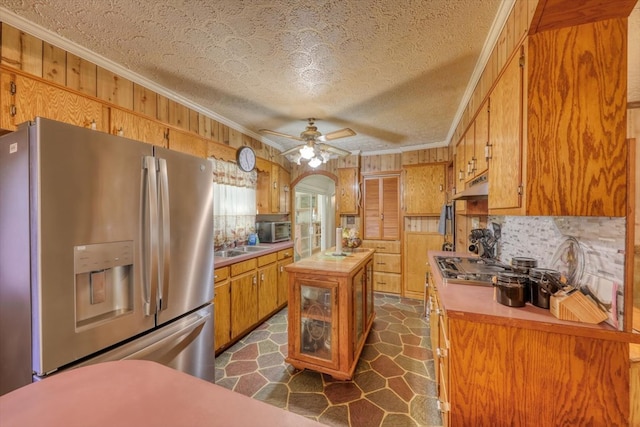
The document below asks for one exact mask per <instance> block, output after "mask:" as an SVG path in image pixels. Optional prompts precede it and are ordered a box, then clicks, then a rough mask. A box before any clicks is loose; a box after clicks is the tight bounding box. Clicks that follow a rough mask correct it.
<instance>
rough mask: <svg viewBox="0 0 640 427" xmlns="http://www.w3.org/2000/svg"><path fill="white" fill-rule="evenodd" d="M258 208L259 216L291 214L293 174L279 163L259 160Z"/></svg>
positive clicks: (257, 165)
mask: <svg viewBox="0 0 640 427" xmlns="http://www.w3.org/2000/svg"><path fill="white" fill-rule="evenodd" d="M256 169H257V172H258V182H257V185H256V207H257V213H258V214H278V213H289V212H290V211H291V206H290V204H291V202H290V199H289V195H290V192H289V185H290V184H291V174H290V173H289V172H288V171H287V170H286V169H284V168H283V167H282V166H280V165H278V164H277V163H271V162H270V161H268V160H264V159H261V158H258V160H257V163H256Z"/></svg>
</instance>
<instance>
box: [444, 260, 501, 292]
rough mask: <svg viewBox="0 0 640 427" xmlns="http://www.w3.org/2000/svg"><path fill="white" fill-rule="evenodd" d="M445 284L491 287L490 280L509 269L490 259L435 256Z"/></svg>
mask: <svg viewBox="0 0 640 427" xmlns="http://www.w3.org/2000/svg"><path fill="white" fill-rule="evenodd" d="M434 259H435V260H436V262H437V264H438V268H439V269H440V273H441V274H442V278H443V280H444V282H445V283H455V284H461V285H476V286H493V283H492V281H491V279H492V278H493V276H495V275H497V274H498V273H499V272H501V271H510V270H511V267H510V266H509V265H506V264H502V263H501V262H500V261H498V260H496V259H492V258H479V257H453V256H451V257H450V256H436V257H435V258H434Z"/></svg>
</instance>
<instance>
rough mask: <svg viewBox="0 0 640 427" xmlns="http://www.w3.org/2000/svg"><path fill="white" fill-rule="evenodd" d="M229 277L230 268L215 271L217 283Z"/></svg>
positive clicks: (214, 279)
mask: <svg viewBox="0 0 640 427" xmlns="http://www.w3.org/2000/svg"><path fill="white" fill-rule="evenodd" d="M228 277H229V267H228V266H227V267H220V268H215V269H214V270H213V281H214V282H215V283H218V282H222V281H223V280H225V279H227V278H228Z"/></svg>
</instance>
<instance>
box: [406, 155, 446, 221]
mask: <svg viewBox="0 0 640 427" xmlns="http://www.w3.org/2000/svg"><path fill="white" fill-rule="evenodd" d="M402 172H403V192H402V195H403V201H404V203H403V213H404V215H405V216H435V215H440V211H441V209H442V206H443V205H444V204H445V203H446V191H445V187H446V185H445V184H446V182H445V176H446V165H445V164H444V163H431V164H420V165H405V166H403V171H402Z"/></svg>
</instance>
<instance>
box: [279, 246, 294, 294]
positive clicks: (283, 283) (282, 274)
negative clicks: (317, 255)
mask: <svg viewBox="0 0 640 427" xmlns="http://www.w3.org/2000/svg"><path fill="white" fill-rule="evenodd" d="M292 262H293V248H291V249H284V250H281V251H278V307H283V306H285V305H287V303H288V302H289V273H287V270H286V269H285V267H286V266H287V265H289V264H291V263H292Z"/></svg>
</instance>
